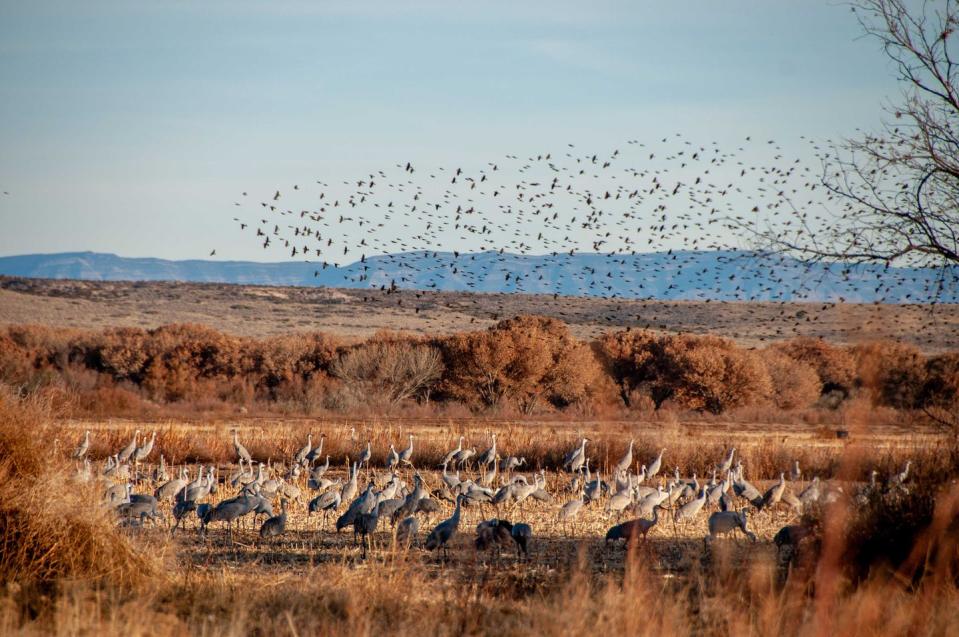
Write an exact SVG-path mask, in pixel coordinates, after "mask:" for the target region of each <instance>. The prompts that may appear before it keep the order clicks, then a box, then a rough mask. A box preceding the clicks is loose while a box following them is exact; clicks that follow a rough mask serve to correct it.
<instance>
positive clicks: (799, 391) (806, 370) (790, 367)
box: [760, 348, 822, 409]
mask: <svg viewBox="0 0 959 637" xmlns="http://www.w3.org/2000/svg"><path fill="white" fill-rule="evenodd" d="M760 356H761V358H762V360H763V363H764V364H765V366H766V371H767V373H768V374H769V380H770V382H771V383H772V393H771V395H770V398H771V399H772V401H773V404H775V405H776V407H778V408H779V409H802V408H804V407H809V406H811V405H812V404H814V403H815V402H816V400H817V399H818V398H819V396H820V395H821V394H822V383H821V382H820V381H819V375H818V374H817V373H816V370H814V369H813V368H812V367H810V366H809V365H807V364H806V363H802V362H799V361H797V360H795V359H792V358H790V357H788V356H786V355H785V354H783V353H782V352H780V351H779V350H776V349H771V348H766V349H764V350H763V351H762V352H761V353H760Z"/></svg>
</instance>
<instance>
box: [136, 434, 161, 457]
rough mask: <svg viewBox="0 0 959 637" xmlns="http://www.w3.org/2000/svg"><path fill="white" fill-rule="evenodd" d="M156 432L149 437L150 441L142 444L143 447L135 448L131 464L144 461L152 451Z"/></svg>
mask: <svg viewBox="0 0 959 637" xmlns="http://www.w3.org/2000/svg"><path fill="white" fill-rule="evenodd" d="M156 440H157V432H155V431H154V432H153V435H151V436H150V440H149V441H147V442H144V443H143V445H141V446H139V447H137V448H136V450H135V451H134V452H133V463H134V464H136V463H139V462H141V461H142V460H146V458H147V456H149V455H150V453H151V452H152V451H153V445H155V444H156Z"/></svg>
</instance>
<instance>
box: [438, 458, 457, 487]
mask: <svg viewBox="0 0 959 637" xmlns="http://www.w3.org/2000/svg"><path fill="white" fill-rule="evenodd" d="M440 479H441V480H442V481H443V484H445V485H446V487H447V488H448V489H449V490H450V491H452V490H453V489H455V488H456V487H458V486H459V483H460V472H459V471H457V472H456V474H455V475H453V474H451V473H449V472H448V471H447V470H446V464H445V463H444V464H443V475H441V476H440Z"/></svg>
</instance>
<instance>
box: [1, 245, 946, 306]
mask: <svg viewBox="0 0 959 637" xmlns="http://www.w3.org/2000/svg"><path fill="white" fill-rule="evenodd" d="M0 275H6V276H18V277H31V278H48V279H84V280H96V281H190V282H209V283H213V282H216V283H235V284H246V285H276V286H284V285H292V286H327V287H350V288H370V287H375V288H377V289H378V288H380V287H381V286H386V287H389V286H391V285H396V286H397V287H400V288H404V289H423V290H429V289H434V290H447V291H469V292H526V293H536V294H560V295H566V296H605V297H612V296H618V297H623V298H651V299H659V300H707V299H709V300H716V301H719V300H725V301H732V300H756V301H776V300H785V301H802V300H808V301H824V302H826V301H838V300H845V301H848V302H860V303H872V302H888V303H926V302H930V301H932V300H938V302H944V303H957V302H959V284H957V282H959V268H953V269H951V270H946V271H942V270H933V269H910V268H884V267H882V266H857V267H848V266H842V265H837V264H831V265H826V264H808V263H804V262H802V261H798V260H796V259H791V258H786V257H781V256H763V255H759V254H755V253H749V252H733V251H681V252H671V253H662V252H660V253H648V254H636V255H618V254H617V255H606V254H595V253H585V254H575V255H569V254H565V253H564V254H559V255H555V256H553V255H543V256H529V255H517V254H508V253H499V252H482V253H470V254H456V253H450V252H425V251H420V252H406V253H400V254H392V255H382V256H375V257H367V258H366V259H365V260H364V261H357V262H355V263H351V264H349V265H346V266H342V267H339V268H335V267H332V266H328V267H324V266H323V265H322V264H317V263H306V262H283V263H255V262H248V261H205V260H189V261H168V260H165V259H154V258H128V257H120V256H117V255H114V254H102V253H95V252H65V253H59V254H29V255H21V256H10V257H0Z"/></svg>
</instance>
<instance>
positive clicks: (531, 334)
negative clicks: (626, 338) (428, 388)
mask: <svg viewBox="0 0 959 637" xmlns="http://www.w3.org/2000/svg"><path fill="white" fill-rule="evenodd" d="M440 347H441V349H442V350H443V358H444V363H445V365H446V370H447V371H446V375H445V376H444V378H443V383H442V385H441V389H442V391H443V392H444V393H445V394H446V395H448V396H449V397H452V398H454V399H457V400H462V401H464V402H467V403H470V404H473V405H485V406H495V405H499V404H501V403H503V402H504V401H512V402H514V403H515V404H516V406H517V407H519V408H520V409H521V410H522V411H523V412H524V413H531V412H532V411H533V410H534V409H535V408H536V406H537V405H538V404H539V403H540V402H541V401H542V400H544V399H545V400H547V401H549V402H551V403H552V404H554V405H558V406H563V405H565V404H569V403H571V402H574V401H576V400H581V399H583V398H584V397H585V396H586V395H588V394H589V392H590V389H591V387H592V385H593V382H594V380H595V374H597V373H598V371H599V367H598V365H596V364H595V362H590V361H591V360H592V356H591V352H590V351H589V348H588V347H586V346H585V345H583V344H580V343H577V342H576V341H575V340H574V339H573V338H572V336H571V335H570V333H569V329H568V328H567V327H566V325H565V324H564V323H562V322H561V321H557V320H556V319H551V318H546V317H538V316H518V317H516V318H514V319H509V320H505V321H500V322H499V323H497V324H496V325H494V326H493V327H491V328H490V329H489V330H486V331H483V332H468V333H461V334H456V335H454V336H451V337H449V338H446V339H443V340H442V341H440Z"/></svg>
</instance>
